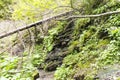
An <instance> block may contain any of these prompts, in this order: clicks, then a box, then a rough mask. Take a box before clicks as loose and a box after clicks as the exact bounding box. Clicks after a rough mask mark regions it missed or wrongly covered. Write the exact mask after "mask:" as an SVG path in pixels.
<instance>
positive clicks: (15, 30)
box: [0, 11, 73, 39]
mask: <svg viewBox="0 0 120 80" xmlns="http://www.w3.org/2000/svg"><path fill="white" fill-rule="evenodd" d="M72 12H73V11H68V12H65V13H61V14H58V15H56V16H53V17H49V18H46V19H43V20H40V21H37V22H35V23H31V24H29V25H26V26H22V27H19V28H17V29H14V30H12V31H9V32H7V33H3V34H1V35H0V39H1V38H4V37H7V36H9V35H12V34H14V33H17V32H19V31H23V30H26V29H28V28H31V27H36V26H37V25H40V24H42V23H44V22H46V21H49V20H53V19H56V18H60V17H63V16H66V15H68V14H71V13H72Z"/></svg>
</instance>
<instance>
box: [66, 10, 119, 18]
mask: <svg viewBox="0 0 120 80" xmlns="http://www.w3.org/2000/svg"><path fill="white" fill-rule="evenodd" d="M119 13H120V11H111V12H106V13H101V14H96V15H73V16H70V17H68V18H66V19H65V20H68V19H73V18H96V17H102V16H108V15H112V14H119Z"/></svg>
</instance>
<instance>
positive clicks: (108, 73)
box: [95, 65, 120, 80]
mask: <svg viewBox="0 0 120 80" xmlns="http://www.w3.org/2000/svg"><path fill="white" fill-rule="evenodd" d="M119 78H120V65H112V66H106V67H105V68H104V69H102V70H100V71H99V72H98V74H97V76H96V77H95V80H97V79H99V80H118V79H119Z"/></svg>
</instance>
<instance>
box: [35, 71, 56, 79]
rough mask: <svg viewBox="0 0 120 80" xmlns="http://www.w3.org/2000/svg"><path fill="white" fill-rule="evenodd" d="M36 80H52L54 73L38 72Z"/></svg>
mask: <svg viewBox="0 0 120 80" xmlns="http://www.w3.org/2000/svg"><path fill="white" fill-rule="evenodd" d="M36 80H54V72H45V71H44V70H40V71H39V78H38V79H36Z"/></svg>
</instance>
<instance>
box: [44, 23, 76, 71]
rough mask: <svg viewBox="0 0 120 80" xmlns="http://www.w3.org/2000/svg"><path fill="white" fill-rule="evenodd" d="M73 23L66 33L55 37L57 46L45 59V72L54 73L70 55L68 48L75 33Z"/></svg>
mask: <svg viewBox="0 0 120 80" xmlns="http://www.w3.org/2000/svg"><path fill="white" fill-rule="evenodd" d="M73 24H74V23H73V22H72V23H70V24H69V25H68V26H67V27H66V28H65V30H64V31H62V32H60V33H59V34H58V35H57V36H56V37H55V40H54V41H55V45H54V47H53V49H52V51H50V52H49V53H48V55H47V57H46V59H45V64H46V67H45V70H46V71H54V70H56V68H57V67H58V66H60V65H61V64H62V60H63V58H64V57H65V56H66V55H67V54H68V51H67V47H68V45H69V42H70V39H71V34H72V31H73V29H72V28H73Z"/></svg>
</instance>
